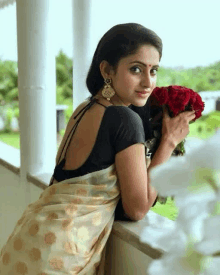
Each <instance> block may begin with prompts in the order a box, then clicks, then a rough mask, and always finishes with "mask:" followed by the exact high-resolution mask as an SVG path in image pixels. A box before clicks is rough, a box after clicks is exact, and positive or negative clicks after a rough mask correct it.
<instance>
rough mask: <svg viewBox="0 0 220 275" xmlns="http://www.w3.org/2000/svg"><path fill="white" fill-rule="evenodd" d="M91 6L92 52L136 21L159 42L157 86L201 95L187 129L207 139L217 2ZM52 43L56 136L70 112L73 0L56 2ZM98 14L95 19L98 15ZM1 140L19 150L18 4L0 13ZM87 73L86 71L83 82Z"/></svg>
mask: <svg viewBox="0 0 220 275" xmlns="http://www.w3.org/2000/svg"><path fill="white" fill-rule="evenodd" d="M88 1H90V3H91V17H90V34H89V35H90V37H89V41H90V52H89V56H90V58H91V59H92V56H93V53H94V51H95V48H96V46H97V43H98V41H99V40H100V38H101V37H102V35H103V34H104V33H105V32H106V31H107V30H108V29H109V28H111V27H112V26H114V25H116V24H119V23H127V22H136V23H140V24H142V25H144V26H145V27H147V28H150V29H152V30H154V31H155V32H156V33H157V34H158V35H159V36H160V37H161V38H162V40H163V45H164V47H163V56H162V59H161V64H160V66H161V67H160V69H159V72H158V82H157V85H158V86H167V85H172V84H176V85H183V86H187V87H189V88H192V89H194V90H195V91H196V92H199V93H201V96H202V98H203V100H204V101H205V102H206V109H205V111H204V116H203V117H202V118H200V119H199V120H198V121H197V122H196V123H194V124H192V125H191V131H190V135H189V137H190V136H191V137H197V138H201V139H206V138H208V137H209V136H211V135H213V134H214V133H215V131H216V130H217V129H218V128H219V127H220V115H219V110H220V102H219V98H220V51H219V45H220V36H219V35H218V33H219V10H220V4H219V3H220V2H219V1H218V0H210V1H206V0H194V1H191V0H185V1H176V0H167V1H163V0H158V1H148V0H136V1H131V0H120V1H118V0H111V1H107V0H88ZM51 9H52V10H53V15H54V17H53V18H52V20H53V30H52V31H53V39H54V45H53V47H54V49H53V50H54V51H55V53H56V80H57V87H56V101H57V105H62V106H63V105H64V106H65V107H63V109H62V110H61V111H57V115H59V114H60V116H62V115H63V116H64V120H65V123H61V124H60V125H61V126H60V127H59V129H58V130H57V131H58V135H59V136H60V137H62V135H63V133H64V129H65V125H66V122H67V120H68V119H69V117H70V116H71V114H72V111H73V85H72V80H73V69H72V64H73V47H74V45H73V24H72V0H64V1H62V2H61V1H58V0H54V2H53V5H52V6H51ZM97 14H98V16H97ZM0 26H1V27H0V38H1V43H0V140H1V141H4V142H6V143H8V144H10V145H12V146H14V147H16V148H19V108H18V88H17V78H18V76H17V35H16V4H13V5H9V6H7V7H5V8H4V9H2V10H0ZM87 71H88V68H85V74H84V75H85V77H86V74H87Z"/></svg>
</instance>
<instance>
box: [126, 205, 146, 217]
mask: <svg viewBox="0 0 220 275" xmlns="http://www.w3.org/2000/svg"><path fill="white" fill-rule="evenodd" d="M149 210H150V207H149V205H147V206H146V207H144V209H141V210H140V209H133V210H132V211H125V213H126V214H127V216H129V218H130V219H132V220H133V221H140V220H142V219H143V218H144V217H145V216H146V214H147V213H148V211H149Z"/></svg>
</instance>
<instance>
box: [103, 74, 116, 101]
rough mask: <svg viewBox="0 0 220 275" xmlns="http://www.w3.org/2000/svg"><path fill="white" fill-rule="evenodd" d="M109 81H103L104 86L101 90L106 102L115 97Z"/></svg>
mask: <svg viewBox="0 0 220 275" xmlns="http://www.w3.org/2000/svg"><path fill="white" fill-rule="evenodd" d="M111 82H112V81H111V79H108V78H107V79H105V86H104V88H103V90H102V96H103V97H104V98H106V99H107V100H110V99H111V97H113V96H114V95H115V91H114V90H113V88H112V87H111V85H110V84H111Z"/></svg>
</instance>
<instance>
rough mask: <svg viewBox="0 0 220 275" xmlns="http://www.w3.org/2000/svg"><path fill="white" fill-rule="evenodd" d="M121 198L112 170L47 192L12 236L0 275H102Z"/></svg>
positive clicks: (1, 260) (0, 263) (0, 258)
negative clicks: (106, 251) (109, 239)
mask: <svg viewBox="0 0 220 275" xmlns="http://www.w3.org/2000/svg"><path fill="white" fill-rule="evenodd" d="M119 194H120V191H119V186H118V181H117V176H116V170H115V165H114V164H113V165H111V166H110V167H108V168H106V169H103V170H100V171H97V172H92V173H90V174H86V175H84V176H80V177H77V178H71V179H67V180H64V181H61V182H57V183H56V182H55V183H54V184H53V185H51V186H49V187H48V188H47V189H45V190H44V191H43V193H42V194H41V196H40V197H39V199H38V200H37V201H36V202H34V203H31V204H29V205H28V206H27V208H26V210H25V211H24V213H23V215H22V217H21V218H20V219H19V220H18V222H17V224H16V226H15V228H14V231H13V232H12V234H11V235H10V236H9V238H8V240H7V242H6V244H5V246H4V247H3V249H2V251H1V256H0V274H2V275H12V274H13V275H16V274H22V275H58V274H59V275H61V274H68V275H70V274H71V275H73V274H80V275H82V274H88V275H90V274H91V275H92V274H104V257H105V255H104V254H105V253H104V251H105V250H104V248H105V245H106V242H107V240H108V237H109V235H110V233H111V229H112V226H113V222H114V211H115V208H116V205H117V202H118V200H119Z"/></svg>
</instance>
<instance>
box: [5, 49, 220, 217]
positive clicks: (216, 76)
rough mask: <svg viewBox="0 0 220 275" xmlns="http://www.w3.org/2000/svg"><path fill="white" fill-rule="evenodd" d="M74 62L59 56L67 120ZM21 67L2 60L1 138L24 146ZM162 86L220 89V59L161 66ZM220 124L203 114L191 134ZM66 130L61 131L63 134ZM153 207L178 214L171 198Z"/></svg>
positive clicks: (215, 115)
mask: <svg viewBox="0 0 220 275" xmlns="http://www.w3.org/2000/svg"><path fill="white" fill-rule="evenodd" d="M72 81H73V61H72V59H71V58H69V57H68V56H66V55H65V53H63V52H62V51H60V52H59V54H58V55H57V57H56V84H57V86H56V103H57V104H62V105H67V106H68V109H67V110H65V118H66V122H67V121H68V120H69V118H70V116H71V114H72V111H73V96H72V93H73V85H72ZM17 83H18V69H17V63H16V62H14V61H2V60H0V116H2V117H3V119H4V120H5V129H4V131H1V132H0V141H3V142H5V143H7V144H9V145H11V146H13V147H15V148H18V149H19V147H20V144H19V139H20V135H19V132H13V131H12V130H11V127H10V125H11V121H12V118H13V117H16V118H18V119H19V104H18V100H19V94H18V85H17ZM157 85H158V86H168V85H181V86H186V87H188V88H191V89H193V90H195V91H196V92H199V91H217V90H220V61H219V62H216V63H215V64H212V65H210V66H208V67H196V68H193V69H173V68H164V67H160V69H159V71H158V81H157ZM219 127H220V112H218V111H216V112H212V113H210V114H208V115H205V116H203V117H201V118H200V119H199V120H197V121H196V122H195V123H193V124H191V125H190V134H189V136H190V137H199V138H201V139H207V138H209V137H210V136H212V135H213V134H214V133H215V131H216V129H217V128H219ZM63 134H64V130H61V131H60V135H61V136H63ZM152 210H153V211H154V212H156V213H158V214H160V215H162V216H165V217H167V218H169V219H172V220H174V219H175V218H176V217H177V215H178V213H177V208H176V206H175V201H173V200H171V199H170V198H169V199H168V201H167V203H166V204H160V203H159V202H158V203H157V204H156V205H155V207H154V208H152Z"/></svg>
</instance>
